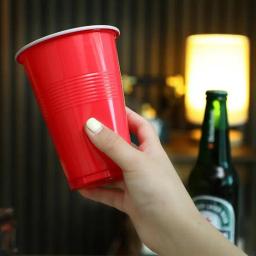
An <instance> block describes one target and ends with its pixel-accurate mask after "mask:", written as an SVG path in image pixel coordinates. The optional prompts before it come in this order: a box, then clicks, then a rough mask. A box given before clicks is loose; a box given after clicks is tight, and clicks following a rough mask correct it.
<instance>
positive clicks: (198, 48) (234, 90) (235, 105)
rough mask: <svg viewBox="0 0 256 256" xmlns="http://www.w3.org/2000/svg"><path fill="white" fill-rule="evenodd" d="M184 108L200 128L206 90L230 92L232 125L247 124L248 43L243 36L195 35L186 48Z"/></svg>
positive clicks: (189, 118)
mask: <svg viewBox="0 0 256 256" xmlns="http://www.w3.org/2000/svg"><path fill="white" fill-rule="evenodd" d="M185 83H186V94H185V108H186V116H187V119H188V121H190V122H192V123H196V124H201V123H202V120H203V113H204V108H205V102H206V101H205V92H206V91H207V90H225V91H227V92H228V101H227V108H228V119H229V124H230V125H239V124H243V123H245V122H246V120H247V117H248V106H249V40H248V38H247V37H245V36H241V35H224V34H222V35H220V34H205V35H203V34H202V35H192V36H189V37H188V38H187V45H186V74H185Z"/></svg>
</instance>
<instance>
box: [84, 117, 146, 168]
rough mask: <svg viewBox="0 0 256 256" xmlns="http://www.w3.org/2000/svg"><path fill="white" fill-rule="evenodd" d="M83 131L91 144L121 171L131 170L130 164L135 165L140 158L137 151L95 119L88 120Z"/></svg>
mask: <svg viewBox="0 0 256 256" xmlns="http://www.w3.org/2000/svg"><path fill="white" fill-rule="evenodd" d="M84 129H85V132H86V133H87V135H88V137H89V138H90V140H91V142H92V143H93V144H94V145H95V146H96V147H97V148H98V149H99V150H101V151H102V152H103V153H105V154H106V155H107V156H108V157H110V158H111V159H112V160H113V161H114V162H115V163H116V164H117V165H119V167H121V169H123V170H128V169H133V166H132V163H136V162H137V161H138V160H139V159H138V158H139V157H140V153H141V152H140V151H139V150H137V149H135V148H134V147H132V146H131V145H130V144H128V143H127V142H126V141H125V140H124V139H123V138H122V137H120V136H119V135H117V134H116V133H115V132H113V131H112V130H111V129H109V128H108V127H106V126H104V125H103V124H102V123H101V122H99V121H98V120H97V119H95V118H90V119H88V120H87V122H86V125H85V128H84ZM136 160H137V161H136Z"/></svg>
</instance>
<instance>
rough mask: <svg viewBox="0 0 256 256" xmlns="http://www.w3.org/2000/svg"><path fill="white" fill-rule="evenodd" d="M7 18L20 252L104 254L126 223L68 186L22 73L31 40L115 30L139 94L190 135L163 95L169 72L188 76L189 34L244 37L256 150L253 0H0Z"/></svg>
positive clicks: (7, 152) (3, 79)
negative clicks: (20, 61) (98, 28)
mask: <svg viewBox="0 0 256 256" xmlns="http://www.w3.org/2000/svg"><path fill="white" fill-rule="evenodd" d="M0 20H1V21H0V53H1V55H0V61H1V62H0V104H1V107H0V120H1V130H0V136H1V140H0V150H1V151H0V155H1V161H0V164H1V165H0V208H1V207H13V208H14V210H15V214H16V215H15V216H16V220H17V247H18V250H19V252H20V253H22V254H29V253H37V254H40V253H41V254H44V253H59V254H60V253H62V254H84V255H100V254H101V255H106V254H107V252H109V250H110V247H111V245H112V244H113V241H115V239H116V238H118V236H119V235H120V232H122V231H120V227H121V226H122V224H120V223H123V222H124V221H125V220H126V217H125V216H124V215H123V214H121V213H119V212H117V211H115V210H113V209H110V208H108V207H105V206H102V205H99V204H97V203H92V202H90V201H87V200H84V199H82V198H81V197H80V196H79V195H78V194H77V193H76V192H70V191H69V188H68V187H67V184H66V181H65V178H64V175H63V173H62V170H61V168H60V166H59V162H58V160H57V157H56V154H55V151H54V148H53V145H52V143H51V141H50V139H49V136H48V133H47V130H46V127H45V124H44V122H43V120H42V117H41V114H40V112H39V109H38V107H37V104H36V102H35V99H34V97H33V95H32V91H31V89H30V87H29V84H28V81H27V79H26V77H25V74H24V71H23V69H22V67H21V66H19V65H17V64H16V63H15V60H14V55H15V52H16V51H17V50H18V49H19V48H20V47H22V46H24V44H26V43H29V42H30V41H32V40H35V39H37V38H39V37H42V36H44V35H47V34H49V33H54V32H57V31H60V30H63V29H69V28H73V27H77V26H85V25H93V24H108V25H114V26H117V27H118V28H119V29H120V31H121V36H120V37H119V39H118V42H117V43H118V53H119V60H120V66H121V72H122V73H123V74H128V75H131V76H135V77H138V78H139V79H141V80H140V81H141V82H140V83H141V84H140V85H139V86H140V88H141V91H142V92H141V94H142V96H140V99H138V100H142V101H150V102H153V105H154V107H155V108H156V109H157V110H158V113H159V115H161V113H165V114H164V117H165V121H166V122H167V123H168V127H169V129H171V130H170V131H176V130H180V131H187V130H189V128H190V126H189V124H187V122H186V120H185V117H184V111H183V109H184V106H183V98H182V97H181V98H179V99H178V100H177V99H176V100H175V101H174V103H172V104H170V105H169V103H168V98H166V97H165V96H163V95H164V93H163V91H164V87H165V84H164V82H163V81H164V78H165V77H167V76H170V75H176V74H182V75H184V49H185V39H186V37H187V36H188V35H190V34H196V33H234V34H243V35H246V36H248V37H249V39H250V42H251V88H250V112H249V121H248V122H247V124H246V125H245V126H244V128H243V129H244V134H245V135H246V137H245V144H246V145H247V146H248V147H250V148H255V147H256V132H255V131H256V101H255V98H256V85H255V82H256V75H255V74H256V70H255V69H256V63H255V60H256V55H255V53H256V2H255V1H254V0H211V1H207V0H73V1H72V0H0ZM135 97H136V96H135ZM162 99H164V101H163V100H162ZM135 100H136V99H135ZM171 100H173V99H170V101H171ZM170 107H172V109H171V110H170V109H168V108H170ZM166 113H167V114H166ZM172 120H175V122H172ZM170 143H171V140H170ZM247 167H248V168H247V169H248V170H247V171H248V173H249V174H248V175H249V181H248V182H249V184H247V183H246V184H245V185H244V186H245V187H246V190H245V191H246V193H247V194H245V195H248V198H247V199H246V200H248V203H247V204H245V205H246V207H248V208H246V209H244V212H246V214H245V217H246V221H245V223H247V224H246V225H248V226H250V230H253V229H256V225H255V224H256V221H255V215H256V207H255V203H254V201H255V197H253V195H255V194H254V193H256V189H255V185H256V168H255V163H254V164H251V163H250V164H249V165H248V166H247ZM191 168H192V166H191ZM247 187H248V188H247ZM241 223H242V225H243V220H242V221H241ZM248 223H249V224H248ZM243 232H244V234H247V235H248V236H250V237H251V238H250V242H247V240H246V239H245V242H244V246H245V248H246V250H247V251H248V252H250V253H251V255H254V254H253V253H255V250H256V246H255V242H256V241H255V239H256V238H255V237H253V236H254V235H255V233H253V231H248V232H246V231H243ZM248 241H249V240H248Z"/></svg>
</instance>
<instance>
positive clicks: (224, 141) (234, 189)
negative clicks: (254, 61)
mask: <svg viewBox="0 0 256 256" xmlns="http://www.w3.org/2000/svg"><path fill="white" fill-rule="evenodd" d="M206 96H207V97H206V99H207V101H206V109H205V115H204V121H203V124H202V134H201V140H200V148H199V155H198V159H197V161H196V164H195V166H194V168H193V169H192V172H191V174H190V177H189V180H188V191H189V193H190V195H191V196H192V198H193V201H194V203H195V205H196V207H197V208H198V210H199V211H200V212H201V214H202V215H203V216H204V217H205V218H206V219H207V220H208V221H209V222H210V223H211V224H212V225H213V226H215V227H216V228H217V229H218V230H219V231H220V232H221V233H223V235H224V236H225V237H226V238H227V239H229V240H230V241H231V242H233V243H235V242H236V236H237V218H238V176H237V173H236V171H235V169H234V167H233V165H232V161H231V153H230V142H229V127H228V117H227V108H226V99H227V93H226V92H225V91H207V92H206Z"/></svg>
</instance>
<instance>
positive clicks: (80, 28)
mask: <svg viewBox="0 0 256 256" xmlns="http://www.w3.org/2000/svg"><path fill="white" fill-rule="evenodd" d="M100 29H109V30H114V31H116V32H117V34H118V35H120V31H119V29H118V28H117V27H114V26H110V25H91V26H83V27H77V28H71V29H66V30H63V31H60V32H56V33H53V34H50V35H48V36H44V37H41V38H39V39H37V40H35V41H32V42H31V43H28V44H26V45H25V46H23V47H22V48H21V49H20V50H18V52H17V53H16V54H15V60H16V61H17V58H18V56H19V55H20V54H21V53H22V52H24V51H25V50H27V49H28V48H30V47H32V46H35V45H37V44H39V43H42V42H44V41H46V40H49V39H52V38H55V37H59V36H62V35H66V34H70V33H76V32H80V31H86V30H100Z"/></svg>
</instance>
